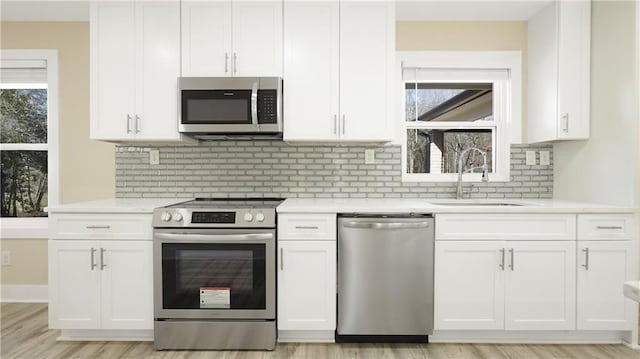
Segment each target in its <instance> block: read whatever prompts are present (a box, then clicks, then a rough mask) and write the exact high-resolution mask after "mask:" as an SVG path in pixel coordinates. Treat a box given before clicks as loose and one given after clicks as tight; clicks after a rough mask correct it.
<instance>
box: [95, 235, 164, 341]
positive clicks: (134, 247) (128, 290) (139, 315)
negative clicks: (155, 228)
mask: <svg viewBox="0 0 640 359" xmlns="http://www.w3.org/2000/svg"><path fill="white" fill-rule="evenodd" d="M98 257H100V261H99V268H100V271H101V274H102V288H101V289H102V296H101V297H102V329H153V273H152V268H153V263H152V242H151V241H102V242H101V248H100V253H99V254H98Z"/></svg>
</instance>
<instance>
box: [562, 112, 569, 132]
mask: <svg viewBox="0 0 640 359" xmlns="http://www.w3.org/2000/svg"><path fill="white" fill-rule="evenodd" d="M562 131H564V132H569V113H568V112H567V113H563V114H562Z"/></svg>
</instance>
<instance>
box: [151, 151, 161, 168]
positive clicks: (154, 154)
mask: <svg viewBox="0 0 640 359" xmlns="http://www.w3.org/2000/svg"><path fill="white" fill-rule="evenodd" d="M149 164H150V165H159V164H160V151H159V150H150V151H149Z"/></svg>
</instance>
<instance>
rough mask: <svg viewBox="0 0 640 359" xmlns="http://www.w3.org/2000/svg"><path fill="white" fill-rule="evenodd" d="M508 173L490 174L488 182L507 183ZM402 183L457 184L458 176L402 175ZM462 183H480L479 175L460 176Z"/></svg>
mask: <svg viewBox="0 0 640 359" xmlns="http://www.w3.org/2000/svg"><path fill="white" fill-rule="evenodd" d="M509 181H510V178H509V174H508V173H506V174H505V173H490V174H489V181H488V182H509ZM402 182H427V183H443V182H449V183H450V182H456V183H457V182H458V175H457V174H455V173H437V174H436V173H433V174H427V173H425V174H408V173H403V174H402ZM462 182H465V183H470V182H478V183H479V182H482V175H481V174H480V173H467V174H464V175H462Z"/></svg>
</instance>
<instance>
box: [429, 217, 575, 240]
mask: <svg viewBox="0 0 640 359" xmlns="http://www.w3.org/2000/svg"><path fill="white" fill-rule="evenodd" d="M575 239H576V215H575V214H510V213H508V214H437V215H436V240H575Z"/></svg>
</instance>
